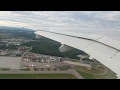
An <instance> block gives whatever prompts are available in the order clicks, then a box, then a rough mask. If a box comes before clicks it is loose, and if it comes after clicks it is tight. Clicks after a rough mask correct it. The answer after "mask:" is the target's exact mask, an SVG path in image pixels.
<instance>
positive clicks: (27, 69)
mask: <svg viewBox="0 0 120 90" xmlns="http://www.w3.org/2000/svg"><path fill="white" fill-rule="evenodd" d="M20 70H23V71H30V69H29V68H25V69H20Z"/></svg>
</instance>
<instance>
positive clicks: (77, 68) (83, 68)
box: [75, 66, 104, 74]
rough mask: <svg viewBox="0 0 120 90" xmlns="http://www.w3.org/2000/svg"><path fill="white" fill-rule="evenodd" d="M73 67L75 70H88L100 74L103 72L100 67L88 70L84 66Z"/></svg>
mask: <svg viewBox="0 0 120 90" xmlns="http://www.w3.org/2000/svg"><path fill="white" fill-rule="evenodd" d="M75 69H76V70H82V71H85V72H88V73H93V74H102V73H104V71H102V70H101V69H100V68H98V69H95V70H94V69H92V70H89V69H87V68H86V67H84V66H76V67H75ZM103 69H104V68H103Z"/></svg>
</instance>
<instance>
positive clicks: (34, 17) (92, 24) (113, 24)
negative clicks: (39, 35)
mask: <svg viewBox="0 0 120 90" xmlns="http://www.w3.org/2000/svg"><path fill="white" fill-rule="evenodd" d="M0 26H13V27H25V28H30V29H34V30H38V29H42V30H55V31H60V30H68V31H85V30H87V31H88V32H89V31H105V30H106V32H107V31H112V32H115V31H116V32H118V31H120V11H0ZM119 34H120V33H119Z"/></svg>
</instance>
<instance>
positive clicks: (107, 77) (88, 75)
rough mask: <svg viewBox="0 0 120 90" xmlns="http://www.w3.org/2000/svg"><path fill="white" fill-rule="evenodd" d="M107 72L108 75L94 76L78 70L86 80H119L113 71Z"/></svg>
mask: <svg viewBox="0 0 120 90" xmlns="http://www.w3.org/2000/svg"><path fill="white" fill-rule="evenodd" d="M107 70H108V73H107V74H105V75H94V74H89V73H85V72H81V71H78V70H76V71H77V72H78V73H79V74H80V75H81V76H82V77H83V78H85V79H117V77H116V74H115V73H114V72H113V71H111V70H110V69H108V68H107Z"/></svg>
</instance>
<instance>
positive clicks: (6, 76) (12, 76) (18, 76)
mask: <svg viewBox="0 0 120 90" xmlns="http://www.w3.org/2000/svg"><path fill="white" fill-rule="evenodd" d="M0 79H77V78H76V77H75V76H74V75H72V74H0Z"/></svg>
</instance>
